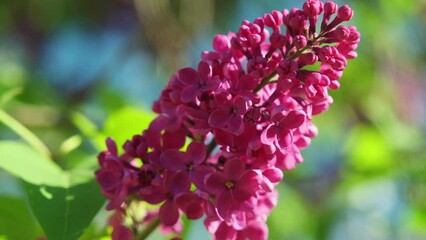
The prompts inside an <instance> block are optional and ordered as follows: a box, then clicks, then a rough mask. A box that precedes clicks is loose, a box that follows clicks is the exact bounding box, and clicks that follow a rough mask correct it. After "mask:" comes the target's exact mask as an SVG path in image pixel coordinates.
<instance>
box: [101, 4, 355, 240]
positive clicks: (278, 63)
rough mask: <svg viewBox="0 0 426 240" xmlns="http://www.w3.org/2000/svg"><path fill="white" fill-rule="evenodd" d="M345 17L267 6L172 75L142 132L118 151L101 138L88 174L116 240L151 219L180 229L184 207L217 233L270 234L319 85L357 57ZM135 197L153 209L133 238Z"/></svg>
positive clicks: (330, 10) (324, 101) (326, 100)
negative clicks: (109, 213) (129, 220)
mask: <svg viewBox="0 0 426 240" xmlns="http://www.w3.org/2000/svg"><path fill="white" fill-rule="evenodd" d="M321 15H322V18H321V17H320V16H321ZM352 16H353V11H352V10H351V8H350V7H348V6H347V5H343V6H340V7H338V6H337V5H336V4H335V3H333V2H326V3H323V2H321V1H320V0H308V1H307V2H305V3H304V5H303V8H302V9H296V8H294V9H292V10H290V11H288V10H286V9H285V10H283V11H272V12H271V13H268V14H265V15H264V16H263V17H260V18H257V19H255V20H254V21H253V22H249V21H247V20H245V21H243V22H242V24H241V26H240V27H239V29H238V31H237V32H235V33H233V32H229V33H228V34H227V35H217V36H216V37H215V38H214V39H213V43H212V45H213V51H206V52H203V53H202V54H201V61H200V62H199V64H198V67H197V69H194V68H183V69H180V70H179V71H178V72H177V73H176V74H174V75H173V76H172V77H171V78H170V81H169V82H168V84H167V86H166V88H165V89H164V90H163V91H162V93H161V96H160V98H159V99H158V100H157V101H156V102H155V103H154V105H153V111H154V112H156V113H158V116H157V117H156V118H155V119H154V120H153V121H152V123H151V124H150V126H149V128H148V129H146V130H144V131H143V132H142V134H140V135H139V134H138V135H135V136H133V138H132V139H131V140H128V141H127V142H126V143H125V144H124V146H123V149H124V153H123V154H118V151H117V147H116V145H115V143H114V141H113V140H112V139H111V138H109V139H107V141H106V142H107V148H108V149H107V150H106V151H104V152H102V153H100V154H99V156H98V158H99V163H100V166H101V167H100V169H99V170H98V171H97V172H96V177H97V180H98V181H99V184H100V185H101V187H102V193H103V194H104V195H105V197H107V198H108V199H109V203H108V206H107V209H108V210H115V211H116V212H115V214H114V216H113V217H114V221H112V222H113V224H112V225H113V227H114V232H113V237H114V236H115V237H114V238H116V239H131V238H132V235H134V236H136V237H137V238H138V236H141V235H143V234H146V231H148V230H152V228H153V227H155V226H156V224H157V223H158V224H160V225H161V226H162V227H169V228H168V229H169V230H170V229H172V230H173V229H175V230H176V229H181V228H179V227H176V226H177V225H181V224H182V223H181V221H179V219H180V218H181V216H182V215H183V214H185V215H186V217H187V218H188V219H190V220H193V219H199V218H202V217H204V224H205V226H206V228H207V230H208V231H209V232H210V233H211V234H212V236H213V237H214V239H267V237H268V228H267V225H266V221H267V218H268V215H269V213H270V211H271V210H272V209H273V208H274V207H275V205H276V203H277V198H278V194H277V191H276V189H275V187H276V185H277V184H278V183H279V182H280V181H281V180H282V179H283V171H286V170H290V169H293V168H294V167H295V165H296V164H298V163H301V162H302V161H303V158H302V156H301V153H300V151H301V150H302V149H304V148H306V147H307V146H308V145H309V144H310V142H311V139H312V138H313V137H314V136H316V135H317V132H318V130H317V128H316V127H315V125H314V124H312V122H311V120H312V117H313V116H315V115H317V114H320V113H322V112H324V111H326V110H327V109H328V108H329V105H330V104H331V103H332V101H333V100H332V98H331V96H329V94H328V91H329V90H335V89H338V88H339V86H340V83H339V79H340V77H341V76H342V73H343V70H344V69H345V67H346V65H347V60H348V59H352V58H355V57H356V56H357V54H356V52H355V50H356V48H357V45H358V42H359V40H360V34H359V32H357V30H356V28H355V27H353V26H350V27H347V26H344V25H341V23H342V22H345V21H349V20H350V19H351V18H352ZM320 19H321V22H319V20H320ZM318 28H319V29H318ZM132 201H145V202H147V203H149V204H159V205H160V207H159V210H158V211H154V212H151V213H150V214H149V219H150V220H147V219H145V220H144V222H151V226H150V227H148V228H147V230H145V231H142V232H141V233H138V232H137V229H138V228H136V227H134V226H128V225H126V224H124V221H123V220H122V219H123V218H124V214H125V213H126V211H125V209H126V208H127V207H128V206H129V204H130V202H132ZM157 216H158V219H159V220H157V221H155V219H157ZM120 219H121V221H118V220H120ZM152 223H153V224H152ZM134 224H143V223H142V222H140V223H134ZM173 226H175V227H174V228H173ZM132 231H134V232H132ZM135 231H136V232H135ZM144 232H145V233H144ZM123 236H125V237H123Z"/></svg>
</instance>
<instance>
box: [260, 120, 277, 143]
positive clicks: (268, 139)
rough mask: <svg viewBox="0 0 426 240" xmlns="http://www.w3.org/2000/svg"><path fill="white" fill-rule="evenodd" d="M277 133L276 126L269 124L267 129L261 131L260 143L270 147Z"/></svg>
mask: <svg viewBox="0 0 426 240" xmlns="http://www.w3.org/2000/svg"><path fill="white" fill-rule="evenodd" d="M277 133H278V129H277V126H275V125H273V124H271V125H269V126H268V127H266V128H265V130H263V132H262V134H261V135H260V141H261V142H262V143H263V144H267V145H270V144H272V143H273V142H274V141H275V138H276V135H277Z"/></svg>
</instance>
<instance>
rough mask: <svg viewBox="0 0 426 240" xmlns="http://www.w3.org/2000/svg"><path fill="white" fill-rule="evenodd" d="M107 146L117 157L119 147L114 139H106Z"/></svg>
mask: <svg viewBox="0 0 426 240" xmlns="http://www.w3.org/2000/svg"><path fill="white" fill-rule="evenodd" d="M105 142H106V146H107V149H108V151H109V152H110V153H111V154H112V155H115V156H117V145H116V144H115V142H114V140H113V139H112V138H110V137H109V138H107V139H106V141H105Z"/></svg>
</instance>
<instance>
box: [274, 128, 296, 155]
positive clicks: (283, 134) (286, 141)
mask: <svg viewBox="0 0 426 240" xmlns="http://www.w3.org/2000/svg"><path fill="white" fill-rule="evenodd" d="M276 143H277V144H278V146H277V147H279V148H280V149H281V150H285V149H286V148H287V147H288V146H290V145H291V144H292V143H293V134H292V133H291V132H290V131H288V130H287V129H281V131H280V133H279V135H277V142H276Z"/></svg>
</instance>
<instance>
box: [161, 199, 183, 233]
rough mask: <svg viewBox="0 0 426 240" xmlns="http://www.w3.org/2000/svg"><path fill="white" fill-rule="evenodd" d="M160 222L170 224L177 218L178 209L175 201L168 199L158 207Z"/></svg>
mask: <svg viewBox="0 0 426 240" xmlns="http://www.w3.org/2000/svg"><path fill="white" fill-rule="evenodd" d="M159 216H160V222H161V223H162V224H164V225H165V226H172V225H174V224H175V223H177V221H178V220H179V209H178V208H177V206H176V203H175V202H174V201H173V200H171V199H169V200H167V201H166V202H164V204H163V205H161V207H160V212H159Z"/></svg>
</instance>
